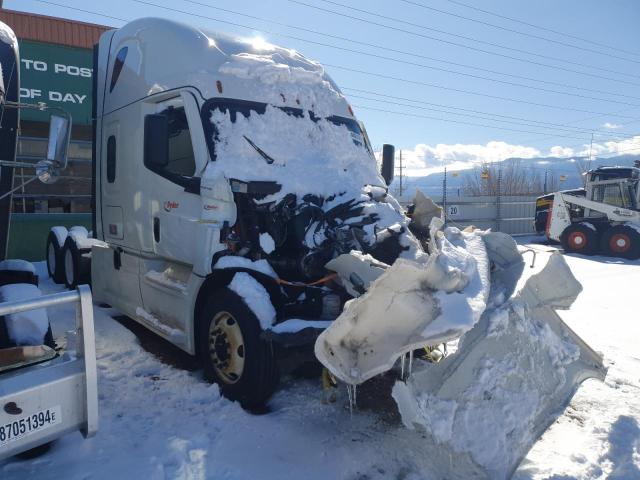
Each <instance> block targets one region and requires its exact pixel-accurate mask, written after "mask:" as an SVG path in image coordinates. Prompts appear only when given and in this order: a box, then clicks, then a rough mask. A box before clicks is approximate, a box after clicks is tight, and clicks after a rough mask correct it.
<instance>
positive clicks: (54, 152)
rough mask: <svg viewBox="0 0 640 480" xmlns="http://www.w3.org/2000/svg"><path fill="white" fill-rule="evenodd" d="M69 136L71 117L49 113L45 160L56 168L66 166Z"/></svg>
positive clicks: (61, 168)
mask: <svg viewBox="0 0 640 480" xmlns="http://www.w3.org/2000/svg"><path fill="white" fill-rule="evenodd" d="M70 137H71V118H69V117H63V116H61V115H51V117H50V119H49V142H48V144H47V160H48V161H49V162H51V163H52V164H53V165H52V166H53V167H54V168H55V169H58V170H64V169H65V168H67V159H68V157H67V155H68V153H69V139H70Z"/></svg>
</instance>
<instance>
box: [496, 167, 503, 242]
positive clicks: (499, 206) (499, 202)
mask: <svg viewBox="0 0 640 480" xmlns="http://www.w3.org/2000/svg"><path fill="white" fill-rule="evenodd" d="M496 190H497V192H496V193H497V194H498V196H497V198H496V232H499V231H500V219H501V217H502V166H500V167H499V168H498V182H497V185H496Z"/></svg>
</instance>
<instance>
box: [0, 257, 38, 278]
mask: <svg viewBox="0 0 640 480" xmlns="http://www.w3.org/2000/svg"><path fill="white" fill-rule="evenodd" d="M0 270H12V271H16V272H27V273H32V274H34V275H35V274H36V267H34V266H33V263H31V262H27V261H26V260H20V259H10V260H2V261H1V262H0Z"/></svg>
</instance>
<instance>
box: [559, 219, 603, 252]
mask: <svg viewBox="0 0 640 480" xmlns="http://www.w3.org/2000/svg"><path fill="white" fill-rule="evenodd" d="M598 237H599V235H598V231H597V230H596V229H595V228H594V227H593V226H592V225H591V224H588V225H587V224H585V223H583V222H580V223H573V224H571V225H569V226H568V227H567V228H565V229H564V231H563V232H562V235H561V236H560V242H561V243H562V248H564V251H565V252H566V253H581V254H582V255H595V254H596V253H597V251H598V247H599V241H598Z"/></svg>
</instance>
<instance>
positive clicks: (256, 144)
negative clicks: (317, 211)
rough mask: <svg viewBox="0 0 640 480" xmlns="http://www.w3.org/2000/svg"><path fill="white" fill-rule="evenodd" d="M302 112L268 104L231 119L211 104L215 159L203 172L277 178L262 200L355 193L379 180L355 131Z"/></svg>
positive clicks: (245, 178)
mask: <svg viewBox="0 0 640 480" xmlns="http://www.w3.org/2000/svg"><path fill="white" fill-rule="evenodd" d="M302 115H303V116H295V115H293V114H289V113H287V112H285V111H284V110H282V109H280V108H276V107H272V106H269V105H268V106H266V109H265V112H264V113H263V114H259V113H258V112H256V111H251V113H250V115H249V116H248V117H245V116H244V115H242V114H240V113H237V114H235V122H232V121H231V113H230V112H229V111H226V112H223V111H221V110H220V109H217V108H216V109H214V110H213V111H212V113H211V117H210V120H211V122H212V123H213V124H214V126H215V127H216V130H217V137H216V138H215V155H216V161H215V162H212V163H211V164H210V165H209V167H208V168H207V170H206V172H205V175H206V176H210V175H213V176H217V175H219V174H220V173H222V174H224V175H225V176H226V177H227V178H235V179H238V180H243V181H276V182H278V183H279V184H280V185H281V186H282V189H281V190H280V192H278V193H277V194H274V195H271V196H269V197H267V198H266V199H265V201H272V200H280V199H281V198H282V197H284V195H286V194H288V193H295V194H297V195H299V196H303V195H306V194H315V195H320V196H322V197H325V198H326V197H329V196H331V195H335V194H340V193H343V192H347V193H351V195H350V196H356V195H359V194H360V192H362V189H363V187H364V186H365V185H384V180H383V179H382V178H381V177H380V175H379V174H378V172H377V166H376V162H375V159H374V158H373V156H372V155H371V153H370V152H369V151H368V150H367V148H366V147H365V146H364V143H363V139H362V136H361V135H358V134H356V133H355V132H352V131H350V130H349V129H348V128H347V126H345V125H337V124H335V123H333V122H331V121H329V120H326V119H313V120H312V119H311V117H310V115H309V113H308V112H303V113H302ZM260 151H261V152H262V153H264V154H266V155H263V154H262V153H260Z"/></svg>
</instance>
